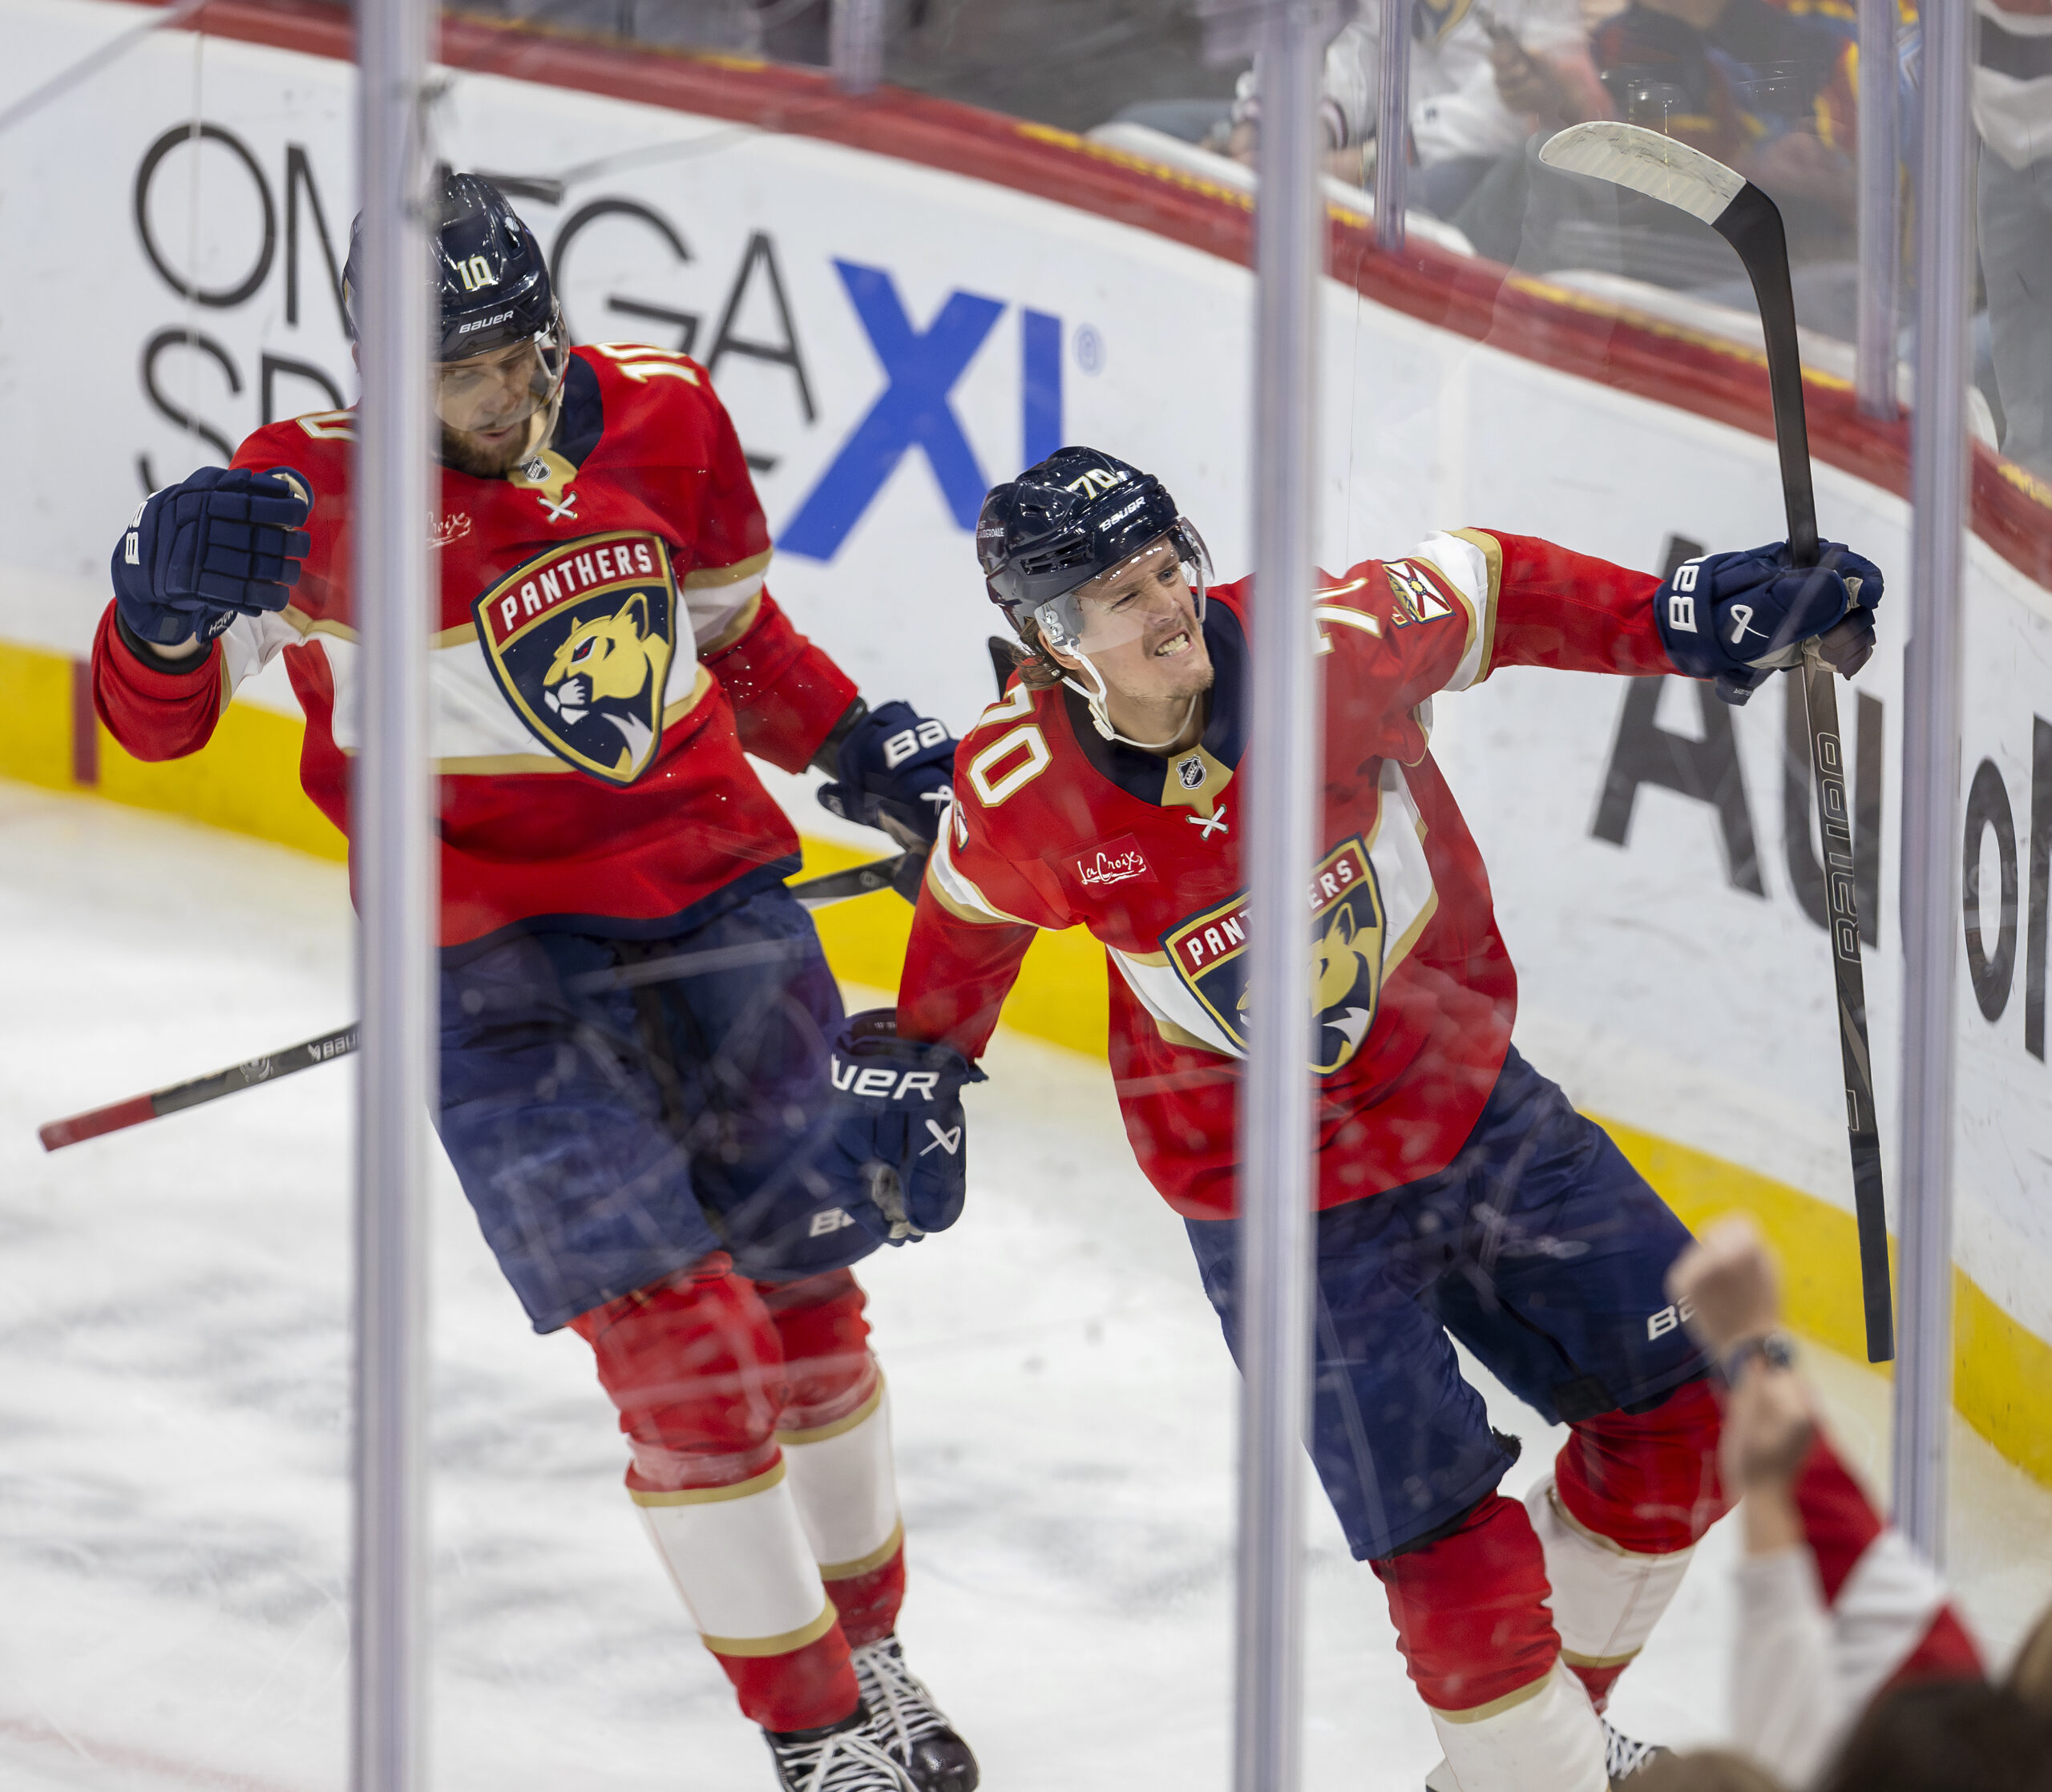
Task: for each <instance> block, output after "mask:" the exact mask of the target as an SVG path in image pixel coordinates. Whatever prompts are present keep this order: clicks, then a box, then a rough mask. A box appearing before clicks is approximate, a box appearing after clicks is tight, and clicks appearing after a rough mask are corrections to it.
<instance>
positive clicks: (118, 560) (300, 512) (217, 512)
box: [114, 466, 312, 647]
mask: <svg viewBox="0 0 2052 1792" xmlns="http://www.w3.org/2000/svg"><path fill="white" fill-rule="evenodd" d="M311 493H312V488H311V487H310V486H309V485H308V483H307V482H306V479H305V477H304V475H302V474H297V473H294V472H293V471H291V470H289V469H288V468H281V469H280V470H278V471H277V472H275V473H252V472H249V471H248V470H246V469H244V468H242V467H222V466H203V467H201V468H200V470H199V471H198V472H196V473H195V474H192V476H191V477H190V478H187V479H185V480H183V481H181V482H180V483H179V484H177V485H175V486H165V487H164V490H161V491H158V492H153V493H151V494H150V496H149V497H147V498H144V499H143V503H142V507H141V508H140V509H139V510H138V511H136V512H135V516H134V518H133V519H131V521H130V523H129V524H128V527H127V532H126V533H125V534H124V535H123V536H122V538H121V539H120V540H119V542H117V543H115V549H114V600H115V603H116V604H117V605H118V606H119V609H120V613H121V620H123V622H125V623H127V625H128V627H129V628H130V629H131V631H132V632H134V633H135V635H136V636H138V637H139V639H141V640H144V641H147V642H148V643H149V644H150V645H151V646H152V647H176V646H177V645H178V644H179V643H180V642H181V641H188V640H192V638H193V636H198V637H199V639H200V644H202V645H203V646H204V644H206V643H207V642H208V641H211V640H213V639H214V637H215V636H217V635H219V634H220V632H222V631H223V630H224V629H225V628H227V627H228V624H230V623H232V622H233V621H234V620H235V619H236V617H237V616H239V615H244V616H254V615H262V614H263V613H264V612H265V611H267V610H282V609H283V608H284V607H285V603H286V602H287V600H288V599H289V597H290V595H291V591H292V587H293V586H294V585H296V584H297V583H299V563H300V562H301V560H302V559H305V556H306V551H307V549H308V547H309V546H310V545H311V541H310V539H309V536H308V535H307V533H306V531H305V529H304V528H302V527H301V524H303V523H305V521H306V517H307V512H308V511H309V510H310V509H311V508H312V504H311Z"/></svg>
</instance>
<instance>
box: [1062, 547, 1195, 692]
mask: <svg viewBox="0 0 2052 1792" xmlns="http://www.w3.org/2000/svg"><path fill="white" fill-rule="evenodd" d="M1076 604H1077V607H1078V608H1079V609H1080V610H1081V612H1082V615H1083V651H1084V652H1085V654H1086V655H1088V656H1089V660H1090V663H1091V664H1093V666H1095V667H1096V668H1097V672H1098V675H1099V676H1101V677H1102V678H1103V680H1105V684H1106V685H1107V686H1108V687H1109V688H1110V689H1111V690H1113V691H1114V692H1117V693H1118V694H1119V695H1120V696H1124V697H1125V698H1127V699H1129V700H1131V701H1133V702H1135V703H1139V704H1157V703H1165V702H1169V701H1171V700H1175V699H1178V698H1183V697H1190V696H1195V695H1196V694H1197V693H1198V692H1200V691H1206V690H1209V689H1210V688H1211V679H1212V671H1211V655H1210V651H1209V650H1208V649H1207V648H1206V646H1205V643H1204V631H1203V629H1202V628H1200V627H1198V620H1197V599H1196V598H1195V597H1194V595H1192V594H1191V591H1190V582H1189V581H1188V580H1187V579H1186V578H1185V577H1184V576H1183V567H1182V559H1180V557H1179V556H1178V555H1177V552H1176V550H1175V547H1174V546H1173V543H1170V542H1169V540H1168V539H1166V538H1165V537H1164V538H1163V539H1161V540H1159V541H1157V542H1155V543H1153V545H1152V546H1151V547H1147V548H1145V549H1143V550H1142V551H1141V552H1140V553H1138V554H1137V555H1134V556H1133V559H1130V560H1128V561H1127V562H1126V563H1125V564H1124V565H1123V566H1119V567H1113V569H1112V570H1111V571H1109V572H1107V573H1104V574H1101V575H1099V576H1098V577H1097V578H1096V579H1092V580H1091V581H1090V583H1089V584H1087V585H1085V586H1083V587H1081V589H1080V590H1078V591H1077V592H1076Z"/></svg>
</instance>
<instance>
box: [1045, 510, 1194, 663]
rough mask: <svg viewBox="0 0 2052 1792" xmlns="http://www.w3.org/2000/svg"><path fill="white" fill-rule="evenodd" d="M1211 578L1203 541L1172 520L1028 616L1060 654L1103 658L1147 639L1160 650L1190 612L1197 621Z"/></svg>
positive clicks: (1185, 523) (1188, 527)
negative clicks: (1116, 560) (1142, 544)
mask: <svg viewBox="0 0 2052 1792" xmlns="http://www.w3.org/2000/svg"><path fill="white" fill-rule="evenodd" d="M1210 577H1211V556H1210V554H1209V553H1208V552H1207V551H1206V548H1205V546H1204V538H1203V537H1202V536H1201V535H1198V532H1197V530H1196V528H1195V527H1194V525H1193V524H1192V523H1190V520H1189V519H1187V518H1186V517H1177V519H1176V521H1175V524H1174V526H1173V527H1172V528H1169V529H1168V530H1166V531H1164V532H1163V533H1161V535H1157V536H1156V537H1155V538H1154V539H1153V540H1152V541H1150V542H1149V543H1147V545H1146V546H1145V547H1142V548H1141V549H1140V550H1138V551H1137V552H1135V553H1133V554H1129V555H1127V556H1126V557H1125V559H1123V560H1121V561H1120V562H1119V563H1118V564H1117V566H1114V567H1108V568H1107V569H1106V570H1105V571H1103V572H1101V573H1099V574H1098V575H1097V576H1096V577H1095V578H1094V579H1089V580H1087V581H1086V582H1085V583H1083V584H1081V585H1078V586H1077V587H1076V588H1075V589H1074V590H1073V591H1064V592H1063V593H1062V595H1060V597H1056V598H1050V599H1048V601H1047V602H1045V603H1040V604H1038V605H1036V607H1034V609H1033V611H1032V616H1033V620H1035V621H1036V622H1037V623H1038V624H1040V638H1041V640H1043V641H1044V642H1045V643H1046V644H1048V646H1049V647H1051V648H1055V649H1056V650H1057V651H1058V652H1063V653H1068V654H1079V653H1080V654H1095V653H1105V652H1110V651H1112V650H1113V649H1114V648H1118V647H1120V646H1122V645H1123V644H1125V643H1127V642H1129V641H1137V640H1145V639H1147V638H1148V637H1149V636H1160V637H1161V641H1162V642H1163V643H1166V642H1167V641H1169V640H1173V638H1174V636H1175V634H1176V632H1177V623H1178V621H1179V620H1187V618H1188V617H1189V615H1190V614H1191V613H1192V611H1194V613H1195V615H1196V618H1197V620H1198V623H1199V624H1202V622H1203V620H1204V590H1205V586H1206V583H1208V582H1209V581H1210ZM1186 594H1187V595H1186Z"/></svg>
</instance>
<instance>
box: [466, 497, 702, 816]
mask: <svg viewBox="0 0 2052 1792" xmlns="http://www.w3.org/2000/svg"><path fill="white" fill-rule="evenodd" d="M471 614H472V615H474V616H475V617H476V619H477V625H478V642H479V645H480V646H481V647H483V649H484V654H485V658H486V659H487V660H489V661H490V662H491V670H492V674H493V676H495V678H496V679H497V680H499V689H500V690H502V691H503V692H505V693H506V700H507V702H508V703H510V704H512V705H513V708H514V711H515V713H516V714H517V715H518V716H519V718H520V720H522V721H523V722H525V723H526V724H527V727H528V729H529V730H530V731H531V733H534V734H535V736H537V737H539V739H540V741H541V742H542V744H543V745H544V746H546V747H547V749H549V750H550V751H551V753H555V754H556V755H557V756H558V757H561V758H563V759H566V760H568V761H569V762H570V763H571V764H572V765H575V766H576V768H577V769H578V770H579V771H580V772H587V773H590V774H591V776H592V777H596V778H602V779H604V781H606V782H607V783H608V784H632V782H633V781H635V780H636V778H638V777H640V775H641V774H642V773H644V771H646V770H647V769H648V766H649V764H650V762H651V761H653V759H654V758H655V757H656V748H657V747H658V746H659V745H661V743H662V737H663V700H664V690H665V689H666V688H667V687H668V685H669V673H670V660H671V659H672V658H673V656H674V655H675V653H676V651H677V584H676V582H675V580H674V579H673V578H672V576H671V574H670V563H669V555H667V554H666V553H665V552H664V550H663V543H662V542H661V540H660V538H658V537H656V536H655V535H626V534H621V535H589V536H587V537H586V538H585V539H584V540H582V541H576V542H571V543H566V544H565V545H564V546H563V547H554V548H551V549H550V550H549V551H548V552H547V553H546V554H543V555H540V556H539V558H538V559H532V560H530V561H528V562H527V564H526V565H525V566H523V567H520V568H519V570H518V571H515V572H512V573H510V574H508V575H507V577H505V578H504V579H501V580H500V581H499V583H497V584H496V585H495V586H493V587H492V588H491V590H490V591H487V592H486V593H485V594H484V595H483V596H482V597H480V598H479V599H478V600H477V602H476V603H475V604H473V605H472V606H471Z"/></svg>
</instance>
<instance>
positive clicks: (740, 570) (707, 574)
mask: <svg viewBox="0 0 2052 1792" xmlns="http://www.w3.org/2000/svg"><path fill="white" fill-rule="evenodd" d="M775 551H776V550H775V549H774V548H769V547H765V548H764V549H763V550H762V551H761V553H760V554H751V555H749V557H748V558H747V559H745V560H737V561H735V562H734V563H733V565H732V566H730V567H698V568H697V570H696V571H691V572H687V573H686V574H685V575H684V588H685V590H686V591H698V590H701V589H702V588H703V587H706V586H709V585H737V584H739V583H741V580H742V579H752V578H753V577H754V576H755V575H756V574H757V573H759V572H762V571H765V570H767V568H768V567H769V556H770V555H772V554H774V552H775Z"/></svg>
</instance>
